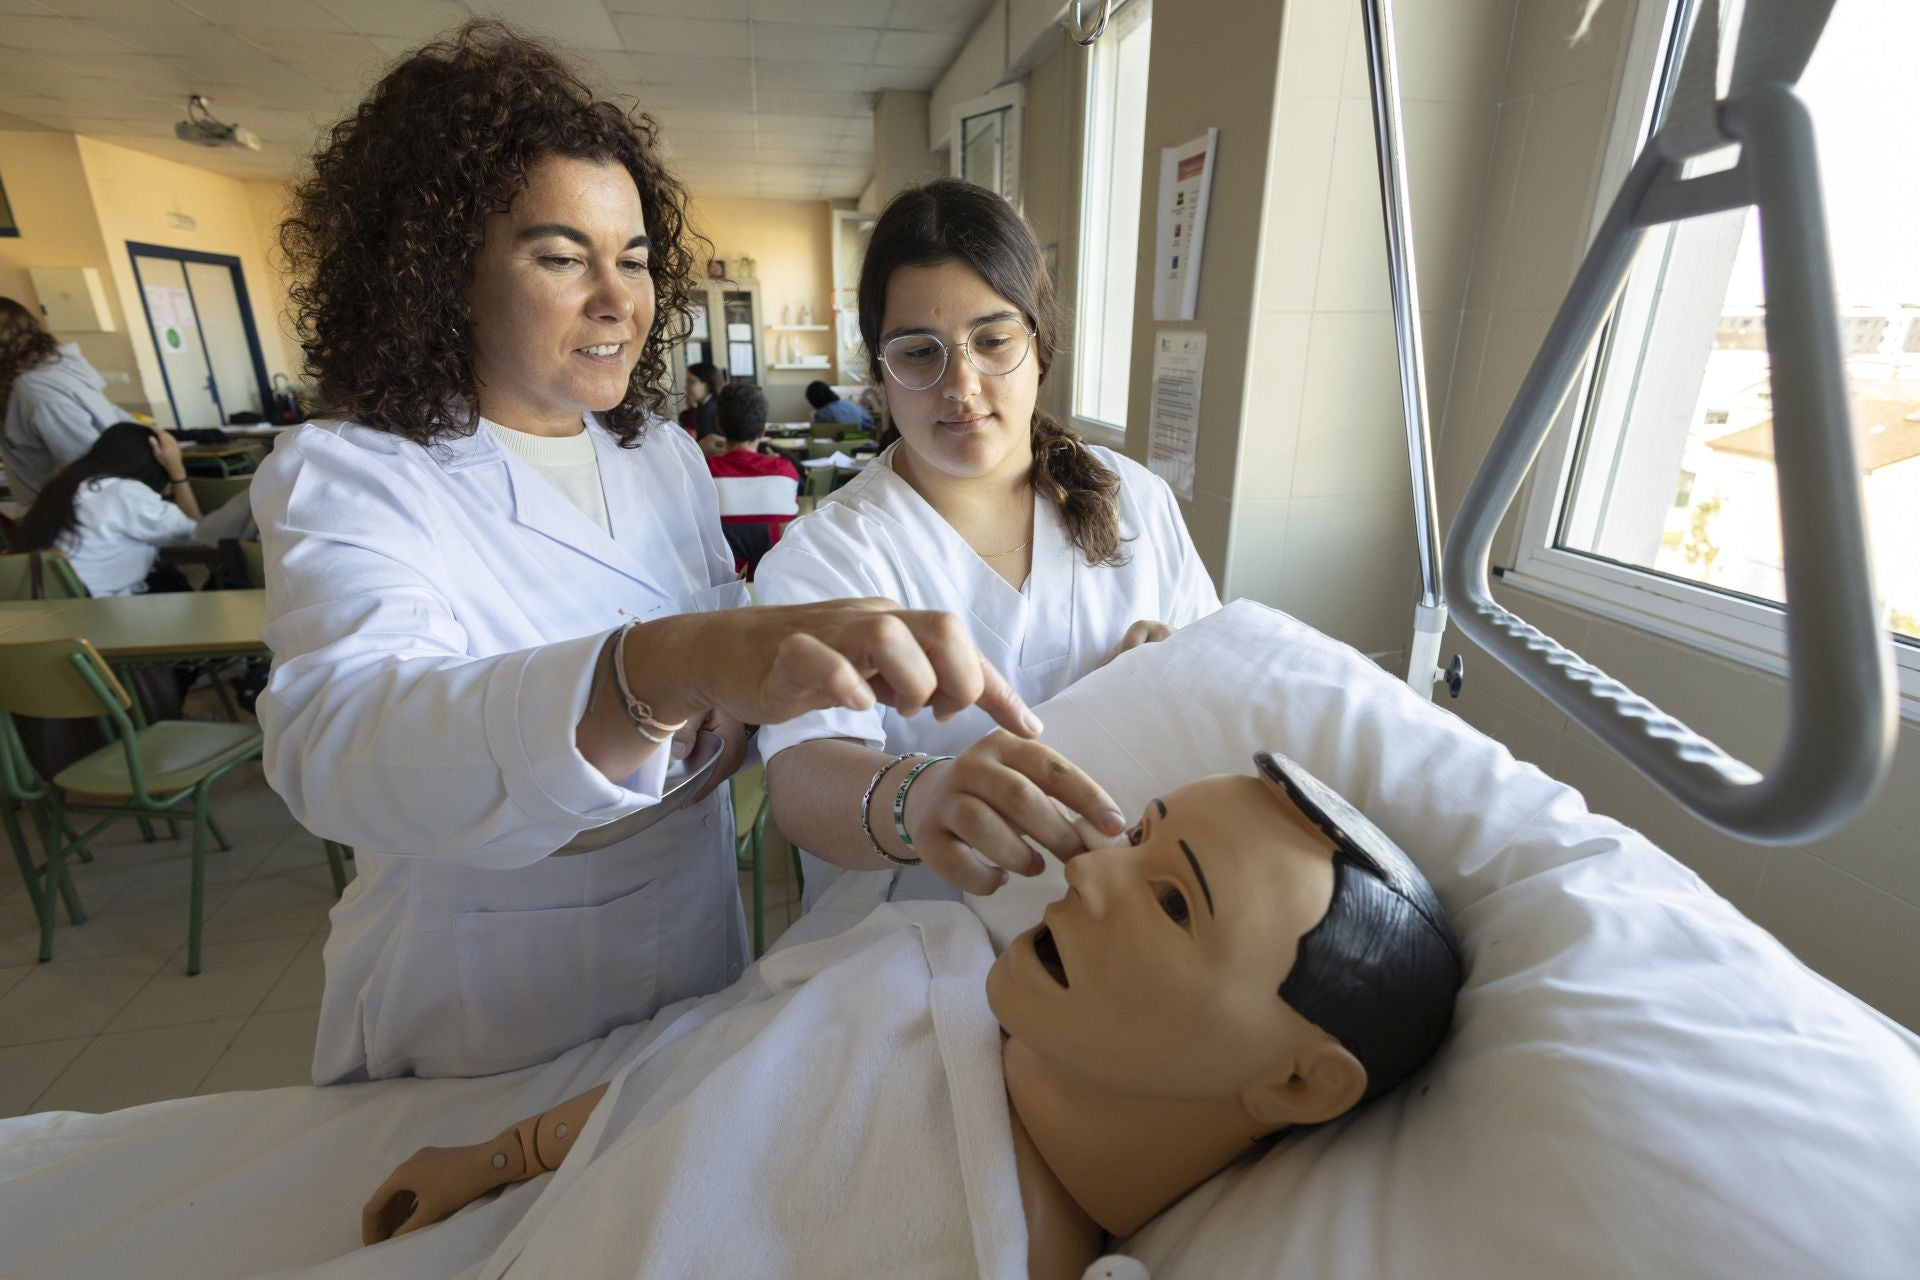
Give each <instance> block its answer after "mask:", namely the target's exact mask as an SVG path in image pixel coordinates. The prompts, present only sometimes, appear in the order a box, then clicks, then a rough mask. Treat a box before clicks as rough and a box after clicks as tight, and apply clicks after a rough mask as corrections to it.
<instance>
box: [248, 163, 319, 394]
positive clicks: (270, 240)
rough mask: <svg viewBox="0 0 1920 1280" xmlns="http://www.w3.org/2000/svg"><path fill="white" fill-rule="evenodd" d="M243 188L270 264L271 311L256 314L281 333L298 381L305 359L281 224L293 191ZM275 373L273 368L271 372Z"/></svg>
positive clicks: (269, 185)
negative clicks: (294, 314)
mask: <svg viewBox="0 0 1920 1280" xmlns="http://www.w3.org/2000/svg"><path fill="white" fill-rule="evenodd" d="M240 186H241V188H242V189H243V190H245V192H246V194H247V206H248V207H249V208H250V209H251V210H252V211H253V225H254V229H255V231H256V232H257V233H258V234H259V237H260V243H261V249H262V252H263V255H264V257H265V259H266V264H267V274H266V278H265V280H264V281H263V284H264V285H265V290H264V292H265V293H266V297H267V306H268V308H269V310H268V311H267V312H265V313H261V314H258V315H256V316H255V317H254V322H255V323H256V324H258V325H259V326H260V327H261V329H262V330H263V331H264V330H266V329H268V328H272V329H275V330H277V331H278V332H279V334H280V350H281V352H282V354H283V355H284V357H285V359H286V361H287V363H288V365H289V366H291V367H289V368H287V370H286V373H287V376H288V377H290V378H293V380H294V381H295V382H298V381H299V380H300V378H299V372H300V370H299V366H300V364H301V362H302V360H303V359H304V356H303V355H302V353H301V351H300V339H299V337H298V335H296V334H295V332H294V327H293V317H292V316H291V315H290V314H289V312H288V308H289V305H290V304H289V302H288V299H287V277H286V273H285V272H284V271H283V270H282V266H283V261H284V260H283V259H282V257H281V254H280V223H281V222H282V221H283V220H284V219H285V218H286V216H287V211H288V209H289V207H290V205H291V203H292V200H293V188H292V187H290V186H289V185H287V184H286V183H284V182H243V183H241V184H240ZM272 372H273V370H272V368H271V366H269V368H268V373H269V374H271V373H272Z"/></svg>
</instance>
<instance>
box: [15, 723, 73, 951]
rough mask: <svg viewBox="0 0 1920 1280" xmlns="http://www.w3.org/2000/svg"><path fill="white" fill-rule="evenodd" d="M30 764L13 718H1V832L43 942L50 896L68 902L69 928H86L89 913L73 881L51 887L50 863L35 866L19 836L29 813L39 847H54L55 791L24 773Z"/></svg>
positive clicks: (50, 908) (66, 879) (30, 773)
mask: <svg viewBox="0 0 1920 1280" xmlns="http://www.w3.org/2000/svg"><path fill="white" fill-rule="evenodd" d="M26 758H27V750H26V747H25V745H24V744H23V743H22V742H21V741H20V734H19V730H18V729H17V728H16V727H15V725H14V723H13V717H12V716H10V715H7V714H6V713H4V712H0V826H4V827H5V829H6V832H7V843H8V844H10V845H11V846H13V857H14V861H15V862H16V863H18V864H19V867H20V879H21V880H22V881H23V882H25V884H26V886H27V901H28V902H29V903H30V904H31V905H32V907H33V918H34V919H35V920H37V921H38V922H39V923H40V927H41V930H42V936H43V937H44V935H45V931H46V930H47V928H48V927H49V926H48V924H47V921H48V918H49V916H51V914H52V911H53V903H52V900H51V898H50V897H49V896H48V891H49V890H53V891H57V892H58V893H59V894H60V896H61V897H62V899H63V900H64V901H65V902H66V904H67V919H68V921H69V922H71V923H73V924H85V923H86V922H87V913H86V909H85V908H83V907H82V906H81V905H80V894H79V891H78V890H76V889H75V888H74V886H73V878H72V877H71V876H62V877H61V879H60V883H59V884H58V885H54V884H52V883H51V882H50V877H49V868H50V866H51V862H50V861H49V862H41V863H36V862H35V861H34V860H33V850H32V849H31V848H29V847H28V845H27V841H26V836H25V833H24V832H23V831H22V830H21V827H20V815H21V814H22V813H25V814H27V815H28V816H29V817H30V818H31V819H32V821H33V826H34V835H35V836H37V837H38V838H39V840H40V847H41V848H43V849H50V848H52V847H53V841H52V839H51V838H50V837H49V835H48V833H49V832H50V831H51V830H52V826H51V825H50V824H51V823H52V821H53V809H52V807H51V804H50V803H49V802H50V801H51V800H52V798H53V788H52V787H50V786H48V785H47V784H46V782H45V780H43V779H42V778H41V777H40V775H39V774H38V773H37V772H35V771H34V770H33V768H32V767H31V766H28V767H25V768H22V767H21V763H20V762H22V761H25V760H26Z"/></svg>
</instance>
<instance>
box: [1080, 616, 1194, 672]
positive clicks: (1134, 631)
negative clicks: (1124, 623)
mask: <svg viewBox="0 0 1920 1280" xmlns="http://www.w3.org/2000/svg"><path fill="white" fill-rule="evenodd" d="M1173 630H1174V629H1173V628H1172V627H1170V626H1168V625H1167V624H1166V623H1164V622H1156V621H1155V620H1153V619H1152V618H1142V619H1140V620H1139V621H1138V622H1136V623H1134V624H1133V625H1132V626H1130V627H1128V628H1127V634H1125V635H1123V636H1121V637H1120V643H1119V644H1117V645H1115V646H1114V647H1113V652H1112V653H1110V654H1108V655H1107V656H1106V657H1105V658H1104V659H1102V660H1101V663H1100V666H1102V667H1104V666H1106V665H1107V663H1109V662H1112V661H1113V660H1114V659H1115V658H1117V657H1119V656H1120V655H1121V654H1123V653H1125V652H1126V651H1127V650H1129V649H1138V648H1139V647H1140V646H1141V645H1143V644H1158V643H1160V642H1161V641H1162V640H1165V639H1166V638H1167V637H1168V636H1170V635H1172V634H1173ZM1095 669H1096V670H1098V668H1095Z"/></svg>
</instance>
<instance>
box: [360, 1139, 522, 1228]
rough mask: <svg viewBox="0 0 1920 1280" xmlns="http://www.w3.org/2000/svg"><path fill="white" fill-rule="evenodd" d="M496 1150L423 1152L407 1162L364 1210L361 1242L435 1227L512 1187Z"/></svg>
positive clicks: (487, 1145) (488, 1147)
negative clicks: (497, 1190) (493, 1155)
mask: <svg viewBox="0 0 1920 1280" xmlns="http://www.w3.org/2000/svg"><path fill="white" fill-rule="evenodd" d="M493 1145H494V1144H492V1143H485V1142H477V1143H474V1144H473V1145H472V1146H466V1147H422V1148H420V1149H419V1150H418V1151H416V1152H414V1153H413V1154H412V1155H411V1156H409V1157H407V1159H406V1160H405V1161H404V1162H403V1163H402V1164H401V1165H400V1167H399V1168H397V1169H395V1170H394V1171H393V1175H392V1176H391V1177H389V1178H388V1179H387V1180H386V1181H385V1182H383V1183H381V1184H380V1189H379V1190H378V1191H375V1192H374V1193H373V1195H372V1196H371V1197H370V1198H369V1199H368V1200H367V1203H366V1205H365V1207H364V1208H362V1209H361V1210H360V1242H361V1243H362V1244H378V1243H380V1242H381V1241H382V1240H388V1239H391V1238H392V1237H394V1236H403V1235H406V1234H407V1233H408V1232H410V1231H418V1230H419V1229H420V1228H421V1227H430V1226H432V1225H433V1224H434V1223H436V1222H438V1221H440V1220H441V1219H442V1218H445V1217H448V1216H449V1215H451V1214H453V1213H454V1212H455V1211H457V1210H459V1209H463V1208H465V1207H466V1206H467V1205H469V1204H472V1203H473V1202H474V1201H475V1200H478V1199H479V1198H480V1197H481V1196H483V1195H485V1194H486V1193H487V1192H489V1191H492V1190H493V1189H494V1188H495V1187H499V1186H503V1185H505V1184H506V1183H508V1182H510V1181H512V1179H511V1178H508V1177H506V1176H505V1175H504V1174H503V1173H502V1172H501V1171H500V1170H498V1169H495V1168H494V1167H493V1164H492V1162H491V1161H490V1160H489V1158H488V1156H489V1153H490V1152H491V1150H492V1148H493Z"/></svg>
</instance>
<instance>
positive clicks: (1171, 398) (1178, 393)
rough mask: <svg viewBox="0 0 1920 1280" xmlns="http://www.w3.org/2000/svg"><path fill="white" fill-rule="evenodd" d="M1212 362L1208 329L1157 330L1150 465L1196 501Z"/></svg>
mask: <svg viewBox="0 0 1920 1280" xmlns="http://www.w3.org/2000/svg"><path fill="white" fill-rule="evenodd" d="M1206 364H1207V335H1206V334H1204V333H1201V332H1199V331H1197V330H1185V331H1182V330H1168V331H1163V332H1161V333H1158V334H1155V335H1154V341H1153V402H1152V404H1151V406H1150V408H1149V412H1148V418H1147V469H1148V470H1150V471H1152V472H1153V474H1155V475H1157V476H1159V477H1160V478H1161V479H1162V480H1165V481H1166V482H1167V485H1168V487H1169V488H1171V489H1172V490H1173V491H1174V492H1175V493H1176V494H1178V495H1180V496H1181V497H1182V498H1184V499H1186V500H1187V501H1188V502H1192V501H1193V459H1194V454H1195V452H1196V450H1197V448H1198V446H1199V440H1200V380H1201V376H1202V374H1203V373H1204V372H1205V370H1206Z"/></svg>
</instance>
